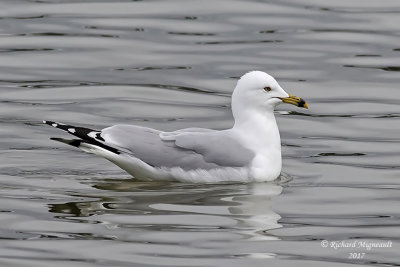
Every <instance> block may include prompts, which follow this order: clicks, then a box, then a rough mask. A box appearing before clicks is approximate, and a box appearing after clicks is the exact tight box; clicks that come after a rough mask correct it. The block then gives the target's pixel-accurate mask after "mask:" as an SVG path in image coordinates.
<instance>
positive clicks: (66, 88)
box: [0, 0, 400, 267]
mask: <svg viewBox="0 0 400 267" xmlns="http://www.w3.org/2000/svg"><path fill="white" fill-rule="evenodd" d="M399 13H400V5H399V3H398V1H390V0H388V1H356V0H351V1H334V2H332V1H330V2H326V1H325V2H315V1H311V0H300V1H290V0H280V1H274V2H270V1H244V0H238V1H227V0H226V1H225V0H223V1H218V2H215V1H210V0H208V1H207V0H204V1H201V0H200V1H175V0H169V1H118V2H115V1H106V0H103V1H100V0H99V1H78V0H76V1H63V0H58V1H50V0H49V1H22V0H21V1H11V0H9V1H2V3H1V4H0V101H1V103H0V123H1V127H0V136H1V138H0V150H1V154H2V157H1V162H0V198H1V202H0V203H1V204H0V212H1V214H0V222H1V223H0V238H1V239H2V240H1V243H0V265H2V266H55V265H57V266H71V265H76V266H244V265H247V266H267V265H274V266H298V265H301V266H323V267H324V266H357V265H359V266H365V265H367V266H397V265H399V264H400V257H399V253H398V251H399V248H400V244H399V237H400V231H399V220H400V219H399V218H400V217H399V216H400V214H399V209H398V207H399V206H398V202H399V193H398V190H399V186H400V182H399V177H400V170H399V150H400V138H399V132H400V123H399V116H400V105H399V104H400V100H399V99H400V92H399V86H398V85H399V82H400V72H399V70H400V65H399V62H400V61H399V59H400V57H399V51H400V38H399V27H398V25H399V23H400V21H399ZM254 69H258V70H263V71H267V72H268V73H270V74H272V75H273V76H275V77H276V78H277V79H278V81H279V82H280V84H281V86H282V87H283V88H284V89H285V90H286V91H288V92H290V93H293V94H296V95H299V96H301V97H303V98H305V99H306V100H307V101H308V102H309V105H310V109H309V110H303V109H297V108H296V107H291V106H288V105H281V106H280V107H279V108H278V110H277V111H276V116H277V120H278V124H279V127H280V131H281V137H282V145H283V158H284V159H283V175H282V177H281V178H280V179H279V180H278V181H276V182H274V183H259V184H257V183H255V184H207V185H192V184H179V183H143V182H135V181H134V180H133V179H131V178H130V177H129V175H127V174H125V173H123V172H122V171H121V170H119V169H118V168H117V167H115V166H113V165H112V164H110V163H108V162H106V161H105V160H103V159H99V158H96V157H94V156H93V155H88V154H84V153H82V152H80V151H77V150H74V149H73V148H70V147H66V146H63V145H62V144H58V143H55V142H52V141H50V140H49V137H50V136H62V135H63V134H62V133H60V132H57V131H56V130H55V129H51V128H47V127H44V126H43V125H42V124H41V123H40V122H41V121H42V120H43V119H46V120H56V121H62V122H66V123H74V124H77V125H82V126H88V127H93V128H102V127H106V126H109V125H113V124H117V123H132V124H138V125H143V126H149V127H154V128H157V129H161V130H175V129H179V128H183V127H207V128H214V129H224V128H227V127H230V126H232V123H233V121H232V115H231V112H230V94H231V93H232V90H233V87H234V86H235V83H236V80H237V77H240V76H241V75H242V74H243V73H245V72H247V71H249V70H254ZM323 240H327V241H329V242H332V241H342V240H343V241H344V242H354V241H365V242H375V243H379V242H387V241H391V242H392V246H391V247H389V248H373V249H371V250H367V249H365V248H339V249H334V248H331V247H327V248H324V247H323V246H321V242H322V241H323ZM350 253H365V255H363V258H362V259H351V258H349V257H351V254H350Z"/></svg>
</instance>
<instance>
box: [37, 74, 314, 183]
mask: <svg viewBox="0 0 400 267" xmlns="http://www.w3.org/2000/svg"><path fill="white" fill-rule="evenodd" d="M282 102H287V103H290V104H295V105H298V106H302V107H306V108H307V103H305V102H304V100H302V99H301V98H298V97H295V96H292V95H288V94H287V93H286V92H285V91H284V90H283V89H282V88H281V87H280V86H279V84H278V83H277V82H276V81H275V79H274V78H273V77H272V76H270V75H268V74H266V73H264V72H260V71H253V72H249V73H247V74H245V75H244V76H242V78H241V79H240V80H239V81H238V83H237V86H236V88H235V90H234V92H233V95H232V112H233V116H234V119H235V124H234V126H233V127H232V128H231V129H226V130H222V131H217V130H212V129H203V128H187V129H181V130H177V131H174V132H162V131H158V130H155V129H151V128H146V127H141V126H136V125H115V126H111V127H108V128H105V129H103V130H101V131H96V130H92V129H88V128H83V127H75V126H71V125H66V124H62V123H58V122H52V121H44V123H46V124H48V125H51V126H53V127H56V128H59V129H61V130H64V131H66V132H68V133H70V134H72V135H74V136H76V137H78V139H72V140H68V139H62V138H52V139H54V140H56V141H60V142H63V143H66V144H69V145H72V146H75V147H78V148H80V149H82V150H83V151H86V152H89V153H93V154H96V155H98V156H101V157H103V158H106V159H108V160H109V161H111V162H113V163H114V164H116V165H117V166H119V167H120V168H122V169H123V170H125V171H126V172H128V173H129V174H131V175H132V176H134V177H135V178H137V179H139V180H166V181H182V182H197V183H206V182H223V181H239V182H252V181H259V182H261V181H271V180H274V179H276V178H277V177H278V176H279V174H280V172H281V168H282V157H281V141H280V135H279V130H278V127H277V124H276V120H275V116H274V113H273V111H274V108H275V106H276V105H278V104H280V103H282Z"/></svg>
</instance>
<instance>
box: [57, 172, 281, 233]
mask: <svg viewBox="0 0 400 267" xmlns="http://www.w3.org/2000/svg"><path fill="white" fill-rule="evenodd" d="M91 188H92V190H88V192H79V193H71V192H69V193H70V196H73V197H77V198H78V197H79V200H78V199H77V200H76V201H70V202H66V203H55V204H50V205H49V211H50V212H51V213H55V214H57V215H56V216H55V217H58V218H60V217H61V218H63V219H69V220H76V221H78V222H82V223H84V222H85V223H87V222H91V223H104V224H107V225H110V224H111V225H113V226H114V227H111V228H109V231H111V229H112V228H114V229H115V228H118V229H119V230H121V229H123V228H125V227H129V228H130V229H132V227H134V228H139V229H140V228H141V227H143V229H148V227H149V226H152V227H153V228H152V229H154V230H157V229H158V230H160V229H162V231H165V230H176V229H183V228H184V229H188V228H189V229H190V228H192V230H195V229H200V228H201V229H203V230H202V231H204V229H205V228H206V229H222V231H228V232H231V233H234V234H235V235H236V234H239V235H241V236H242V238H243V239H251V240H274V239H276V237H274V236H272V235H271V236H270V235H268V230H270V229H275V228H279V227H281V225H280V224H279V222H278V220H279V219H280V218H281V217H280V215H279V214H277V213H276V212H275V211H273V209H272V207H273V201H274V198H275V197H276V196H278V195H280V194H281V192H282V186H281V185H280V184H279V181H278V182H274V183H250V184H238V183H235V184H182V183H162V182H156V183H155V182H137V181H135V180H131V179H129V180H128V179H127V180H123V179H116V180H112V179H108V180H107V179H106V180H98V181H97V182H95V183H94V184H92V185H91ZM104 215H112V216H104ZM174 215H188V216H189V215H190V216H192V215H194V216H197V217H195V218H196V220H195V223H193V221H187V222H185V218H187V217H183V219H182V217H179V216H176V219H175V220H176V221H174V218H175V217H174ZM127 216H128V217H127ZM139 216H140V220H136V218H139ZM154 216H158V217H157V218H160V220H159V221H158V219H157V220H156V221H155V220H154ZM163 216H165V217H168V218H169V219H168V222H164V221H163V218H162V217H163ZM122 217H123V218H124V219H123V220H122V219H121V218H122ZM192 217H193V216H192ZM192 217H190V218H192ZM109 218H112V219H111V221H109ZM127 218H128V219H127ZM147 218H148V221H147ZM171 218H172V219H171ZM120 219H121V221H120ZM127 220H128V223H127ZM108 234H110V233H108ZM113 234H114V235H115V233H113Z"/></svg>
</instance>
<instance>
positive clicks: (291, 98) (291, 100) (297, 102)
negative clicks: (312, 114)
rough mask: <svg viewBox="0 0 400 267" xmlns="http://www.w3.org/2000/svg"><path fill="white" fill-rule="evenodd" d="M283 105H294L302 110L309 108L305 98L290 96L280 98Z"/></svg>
mask: <svg viewBox="0 0 400 267" xmlns="http://www.w3.org/2000/svg"><path fill="white" fill-rule="evenodd" d="M278 98H279V99H280V100H282V102H283V103H288V104H292V105H295V106H298V107H301V108H308V104H307V102H306V101H304V99H303V98H300V97H298V96H295V95H291V94H289V97H278Z"/></svg>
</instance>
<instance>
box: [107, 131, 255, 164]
mask: <svg viewBox="0 0 400 267" xmlns="http://www.w3.org/2000/svg"><path fill="white" fill-rule="evenodd" d="M160 134H161V136H163V135H164V136H167V138H160ZM101 137H102V138H103V139H104V140H105V143H106V144H109V145H113V146H118V147H121V148H123V149H125V150H129V152H130V153H131V154H132V155H134V156H135V157H137V158H139V159H141V160H143V161H144V162H146V163H148V164H149V165H152V166H155V167H181V168H183V169H185V170H188V169H199V168H200V169H213V168H217V167H221V166H224V167H243V166H246V165H248V164H249V162H250V161H251V160H252V159H253V157H254V153H253V152H252V151H250V150H248V149H246V148H245V147H243V146H242V145H241V144H240V143H239V142H238V141H236V140H235V139H233V138H232V137H230V136H229V135H226V134H224V133H223V132H219V131H214V130H208V129H204V130H202V131H197V132H196V131H194V130H193V129H190V130H187V131H185V130H179V131H177V132H172V133H164V132H161V131H157V130H154V129H151V128H145V127H140V126H133V125H116V126H112V127H109V128H105V129H103V130H102V131H101Z"/></svg>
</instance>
